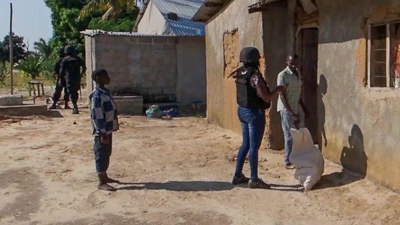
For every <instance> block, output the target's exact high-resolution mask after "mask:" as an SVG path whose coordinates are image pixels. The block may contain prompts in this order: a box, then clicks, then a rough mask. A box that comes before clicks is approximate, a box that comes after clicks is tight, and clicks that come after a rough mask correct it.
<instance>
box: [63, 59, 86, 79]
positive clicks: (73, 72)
mask: <svg viewBox="0 0 400 225" xmlns="http://www.w3.org/2000/svg"><path fill="white" fill-rule="evenodd" d="M61 64H62V65H63V67H64V68H63V69H65V71H64V72H65V74H64V76H65V77H68V78H69V79H75V78H79V77H80V75H81V65H82V59H81V58H79V57H77V56H66V57H64V59H63V61H62V63H61Z"/></svg>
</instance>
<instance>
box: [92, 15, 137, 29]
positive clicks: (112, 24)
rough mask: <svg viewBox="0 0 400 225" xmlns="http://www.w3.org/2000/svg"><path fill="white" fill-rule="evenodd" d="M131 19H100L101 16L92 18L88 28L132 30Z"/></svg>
mask: <svg viewBox="0 0 400 225" xmlns="http://www.w3.org/2000/svg"><path fill="white" fill-rule="evenodd" d="M133 25H134V24H133V21H132V20H131V19H126V18H125V19H119V20H102V19H101V18H93V19H92V20H91V21H90V23H89V29H93V30H104V31H118V32H128V31H132V28H133Z"/></svg>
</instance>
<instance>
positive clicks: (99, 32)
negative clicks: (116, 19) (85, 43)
mask: <svg viewBox="0 0 400 225" xmlns="http://www.w3.org/2000/svg"><path fill="white" fill-rule="evenodd" d="M80 33H81V34H83V35H85V36H89V37H94V36H96V35H111V36H129V37H171V35H168V34H144V33H137V32H111V31H103V30H84V31H81V32H80ZM175 36H176V37H190V36H198V35H197V34H194V35H193V34H187V35H175Z"/></svg>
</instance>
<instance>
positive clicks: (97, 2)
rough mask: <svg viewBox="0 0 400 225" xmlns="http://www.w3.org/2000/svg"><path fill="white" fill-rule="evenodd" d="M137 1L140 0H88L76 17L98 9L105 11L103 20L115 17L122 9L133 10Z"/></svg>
mask: <svg viewBox="0 0 400 225" xmlns="http://www.w3.org/2000/svg"><path fill="white" fill-rule="evenodd" d="M138 2H142V0H90V1H89V2H88V4H86V5H85V6H84V7H83V8H82V10H81V12H80V14H79V17H78V19H82V18H83V17H86V16H88V15H90V14H91V13H93V12H98V11H101V12H105V13H104V14H103V16H102V19H103V20H109V19H116V18H118V16H119V15H120V14H121V13H122V12H123V11H124V10H134V9H135V7H136V5H137V3H138ZM132 19H133V18H132Z"/></svg>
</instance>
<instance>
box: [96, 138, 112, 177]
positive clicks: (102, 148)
mask: <svg viewBox="0 0 400 225" xmlns="http://www.w3.org/2000/svg"><path fill="white" fill-rule="evenodd" d="M107 137H108V139H109V140H110V143H109V144H107V145H105V144H102V143H101V142H100V137H99V136H95V137H94V145H93V151H94V159H95V164H96V172H97V173H105V172H107V169H108V166H109V165H110V157H111V152H112V134H108V135H107Z"/></svg>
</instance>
